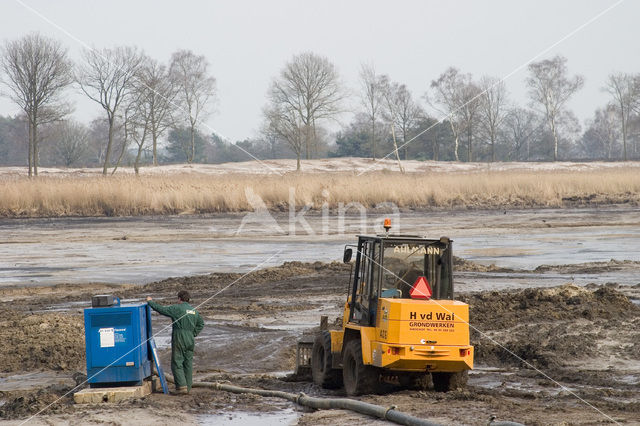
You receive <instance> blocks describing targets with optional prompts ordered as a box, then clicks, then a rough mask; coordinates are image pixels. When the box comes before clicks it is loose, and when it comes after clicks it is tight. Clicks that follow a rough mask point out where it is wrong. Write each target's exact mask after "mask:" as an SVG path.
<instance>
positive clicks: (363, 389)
mask: <svg viewBox="0 0 640 426" xmlns="http://www.w3.org/2000/svg"><path fill="white" fill-rule="evenodd" d="M342 377H343V382H344V390H345V391H346V392H347V395H349V396H355V395H366V394H370V393H376V392H377V391H378V389H379V386H380V380H379V378H380V371H379V370H378V369H377V368H376V367H373V366H371V365H365V364H364V363H363V362H362V343H361V342H360V339H355V340H350V341H349V342H348V343H347V345H346V346H345V348H344V354H343V358H342Z"/></svg>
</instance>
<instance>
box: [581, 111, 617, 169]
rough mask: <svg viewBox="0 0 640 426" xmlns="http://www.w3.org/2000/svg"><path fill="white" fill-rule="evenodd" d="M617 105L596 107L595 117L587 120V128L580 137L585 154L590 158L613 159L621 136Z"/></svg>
mask: <svg viewBox="0 0 640 426" xmlns="http://www.w3.org/2000/svg"><path fill="white" fill-rule="evenodd" d="M618 113H619V111H618V108H617V106H616V105H614V104H609V105H606V106H605V107H604V108H598V109H596V111H595V113H594V118H593V119H592V120H589V121H588V122H587V129H586V131H585V132H584V134H583V135H582V138H581V139H580V147H581V148H582V153H583V155H586V156H587V157H588V158H593V159H602V158H606V159H607V160H611V159H612V158H613V155H614V150H615V151H616V154H617V149H616V142H617V141H618V140H619V137H620V122H619V120H620V117H619V115H618Z"/></svg>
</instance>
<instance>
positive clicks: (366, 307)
mask: <svg viewBox="0 0 640 426" xmlns="http://www.w3.org/2000/svg"><path fill="white" fill-rule="evenodd" d="M356 267H357V271H356V274H355V277H354V278H355V279H354V285H355V288H354V292H353V296H354V298H353V301H354V303H353V305H352V309H351V318H350V320H351V321H353V322H356V323H358V324H360V325H364V326H373V325H375V316H376V309H377V307H378V305H377V303H378V291H379V281H380V242H379V241H374V240H364V241H361V244H359V249H358V257H357V261H356Z"/></svg>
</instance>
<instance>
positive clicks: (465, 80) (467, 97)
mask: <svg viewBox="0 0 640 426" xmlns="http://www.w3.org/2000/svg"><path fill="white" fill-rule="evenodd" d="M480 98H481V91H480V88H479V87H478V86H477V85H476V84H475V83H474V82H473V81H472V77H471V74H464V75H463V76H462V81H461V82H460V86H459V87H458V95H457V104H458V115H459V117H460V123H461V127H462V129H464V131H465V133H466V134H467V161H473V132H474V130H475V128H476V126H477V124H478V123H477V121H478V116H479V114H480V104H481V99H480Z"/></svg>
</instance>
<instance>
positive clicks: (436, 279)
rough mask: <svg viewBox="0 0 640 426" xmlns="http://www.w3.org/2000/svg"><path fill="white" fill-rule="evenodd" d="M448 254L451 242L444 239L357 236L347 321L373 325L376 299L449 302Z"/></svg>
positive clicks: (451, 278) (450, 284)
mask: <svg viewBox="0 0 640 426" xmlns="http://www.w3.org/2000/svg"><path fill="white" fill-rule="evenodd" d="M348 250H351V249H349V248H347V249H346V250H345V257H344V260H345V261H348V258H350V255H349V253H348ZM451 253H452V241H451V240H450V239H448V238H446V237H443V238H441V239H439V240H429V239H424V238H419V237H412V236H393V235H392V236H358V246H357V249H356V250H355V255H356V260H355V267H354V269H355V271H354V274H353V276H352V281H351V288H350V291H351V293H350V294H351V297H350V302H349V322H352V323H356V324H360V325H362V326H375V324H376V312H377V308H378V299H380V298H394V299H416V298H419V299H427V298H432V299H453V277H452V271H453V259H452V255H451ZM420 280H426V283H427V285H428V287H429V288H430V290H431V294H430V295H428V294H427V293H428V292H423V291H421V290H420V289H419V288H418V285H423V284H424V283H422V284H420V283H419V281H420ZM421 288H424V287H421ZM427 296H428V297H427Z"/></svg>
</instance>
